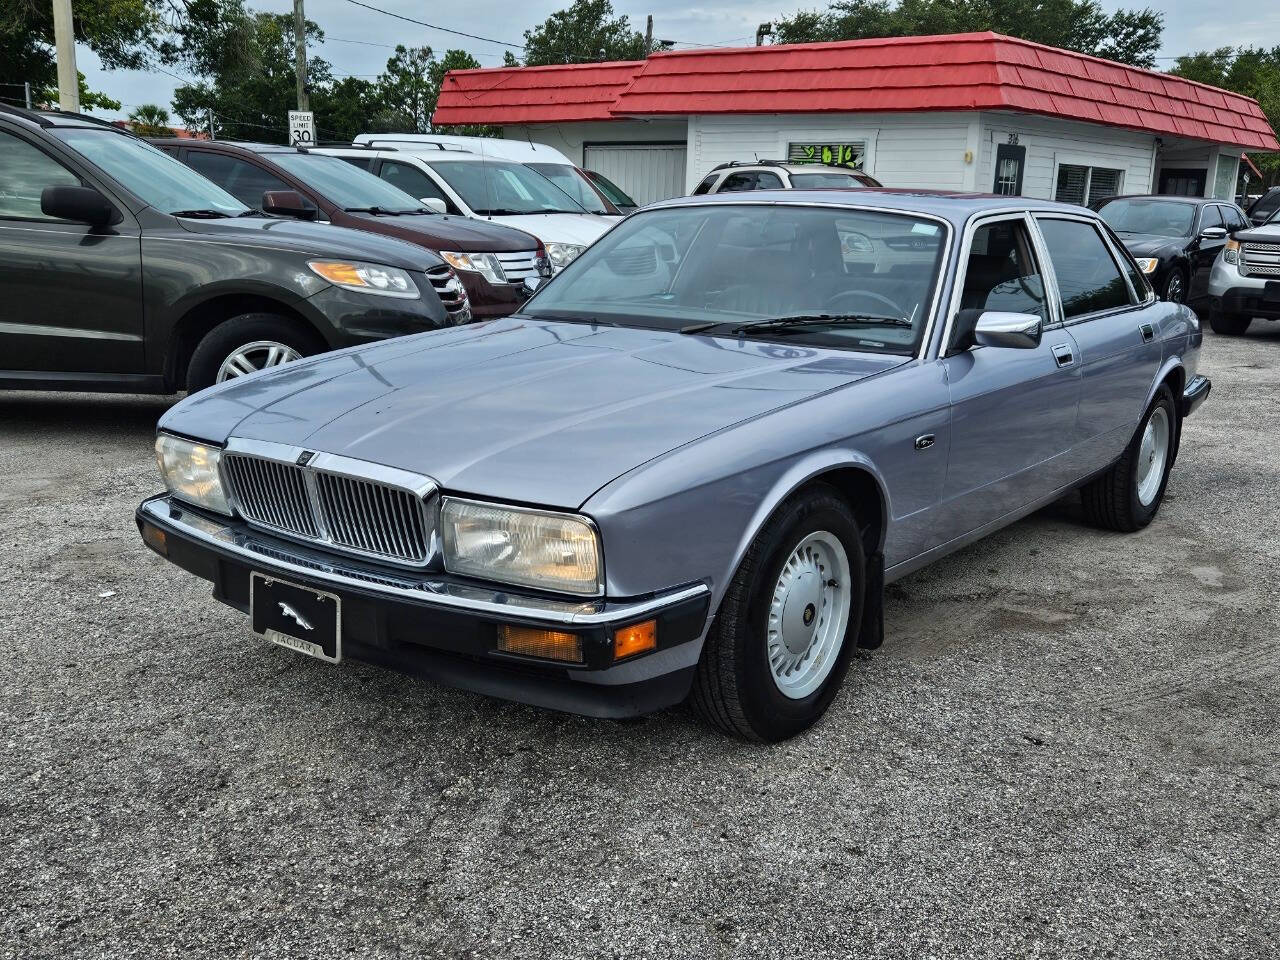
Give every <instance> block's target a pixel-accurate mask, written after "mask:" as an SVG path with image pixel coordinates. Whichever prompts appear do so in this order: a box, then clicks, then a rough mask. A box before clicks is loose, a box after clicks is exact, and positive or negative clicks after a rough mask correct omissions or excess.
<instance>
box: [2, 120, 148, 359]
mask: <svg viewBox="0 0 1280 960" xmlns="http://www.w3.org/2000/svg"><path fill="white" fill-rule="evenodd" d="M81 185H82V181H81V178H80V177H78V176H77V175H76V174H75V173H73V172H72V171H71V170H70V169H68V168H67V167H66V166H64V165H63V164H62V163H61V162H59V161H58V160H56V159H55V158H54V157H52V156H50V155H49V154H48V153H46V152H45V151H44V150H42V149H40V148H39V147H37V146H36V145H35V144H34V143H31V142H30V141H28V140H25V139H23V138H22V137H20V136H18V135H17V134H14V133H10V132H8V131H4V130H0V289H3V290H4V298H3V300H0V369H3V370H11V371H21V372H50V373H89V374H113V373H142V372H143V369H144V367H143V364H144V357H143V328H142V247H141V240H140V237H139V231H138V228H137V225H136V224H135V223H134V221H133V220H132V218H131V217H129V215H128V214H127V212H125V211H122V213H125V219H124V221H123V222H121V223H118V224H116V225H115V226H111V227H97V228H95V227H90V226H86V225H85V224H82V223H70V222H68V221H66V220H55V219H53V218H52V217H48V216H46V215H45V214H44V213H43V212H41V210H40V194H41V192H42V191H43V190H44V188H45V187H53V186H81Z"/></svg>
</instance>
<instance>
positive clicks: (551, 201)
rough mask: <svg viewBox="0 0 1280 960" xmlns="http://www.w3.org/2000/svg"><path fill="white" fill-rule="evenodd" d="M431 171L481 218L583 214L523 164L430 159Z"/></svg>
mask: <svg viewBox="0 0 1280 960" xmlns="http://www.w3.org/2000/svg"><path fill="white" fill-rule="evenodd" d="M428 165H429V166H430V167H431V169H432V170H434V171H435V172H436V173H438V174H440V176H442V177H444V179H445V182H446V183H447V184H449V186H451V187H453V189H454V190H455V191H456V192H457V194H458V196H460V197H462V200H463V202H464V203H465V204H466V205H467V206H468V207H470V208H471V211H472V212H473V213H475V214H477V215H479V216H482V217H504V216H517V215H520V214H526V213H585V212H586V211H585V210H583V208H582V206H581V205H580V204H577V203H575V202H574V201H573V200H572V199H570V197H569V196H568V195H567V194H566V193H565V192H564V191H563V190H561V189H560V188H559V187H557V186H556V185H555V184H554V183H552V182H551V181H550V180H548V179H547V178H546V177H544V176H543V175H542V174H540V173H538V172H537V171H536V170H530V169H529V168H528V167H526V166H525V165H524V164H523V163H511V162H509V161H506V160H480V161H476V160H432V161H430V162H429V164H428Z"/></svg>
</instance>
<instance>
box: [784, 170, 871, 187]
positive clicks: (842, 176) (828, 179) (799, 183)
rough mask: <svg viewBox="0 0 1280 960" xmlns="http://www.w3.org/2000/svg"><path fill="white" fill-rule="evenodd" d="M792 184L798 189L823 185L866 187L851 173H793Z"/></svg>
mask: <svg viewBox="0 0 1280 960" xmlns="http://www.w3.org/2000/svg"><path fill="white" fill-rule="evenodd" d="M791 186H792V187H794V188H795V189H796V190H815V189H818V188H821V187H837V188H839V187H866V184H865V183H863V182H862V181H861V180H859V179H858V178H857V177H855V176H854V175H853V174H851V173H793V174H792V175H791Z"/></svg>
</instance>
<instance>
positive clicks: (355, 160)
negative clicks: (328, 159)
mask: <svg viewBox="0 0 1280 960" xmlns="http://www.w3.org/2000/svg"><path fill="white" fill-rule="evenodd" d="M338 159H339V160H345V161H347V163H349V164H351V165H352V166H353V167H359V168H360V169H361V170H371V169H372V168H373V158H372V157H338Z"/></svg>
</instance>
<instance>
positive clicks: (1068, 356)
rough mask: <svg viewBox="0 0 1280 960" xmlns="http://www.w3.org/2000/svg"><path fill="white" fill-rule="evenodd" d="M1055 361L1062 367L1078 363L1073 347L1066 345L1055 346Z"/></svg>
mask: <svg viewBox="0 0 1280 960" xmlns="http://www.w3.org/2000/svg"><path fill="white" fill-rule="evenodd" d="M1053 359H1055V360H1057V361H1058V366H1060V367H1069V366H1071V365H1072V364H1073V363H1075V362H1076V358H1075V355H1074V354H1073V353H1072V352H1071V347H1070V346H1068V345H1067V344H1065V343H1059V344H1055V345H1054V348H1053Z"/></svg>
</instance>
